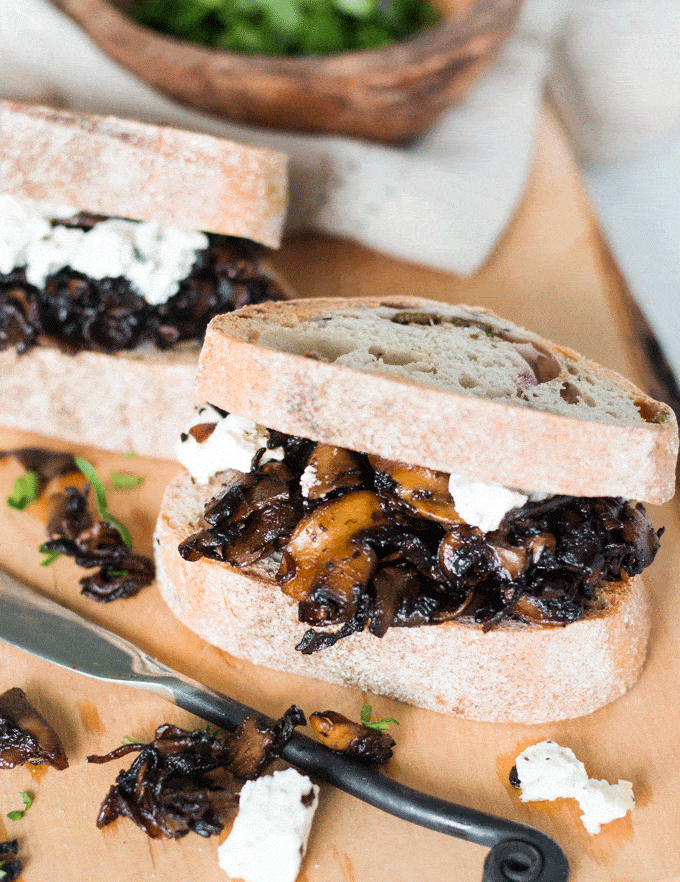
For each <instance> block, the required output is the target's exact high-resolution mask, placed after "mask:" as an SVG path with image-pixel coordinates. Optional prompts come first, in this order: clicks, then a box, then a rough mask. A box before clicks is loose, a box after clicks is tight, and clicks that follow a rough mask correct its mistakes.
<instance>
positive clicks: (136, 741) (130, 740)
mask: <svg viewBox="0 0 680 882" xmlns="http://www.w3.org/2000/svg"><path fill="white" fill-rule="evenodd" d="M148 743H149V742H148V741H142V740H141V738H132V737H131V736H130V735H123V740H122V741H121V744H148Z"/></svg>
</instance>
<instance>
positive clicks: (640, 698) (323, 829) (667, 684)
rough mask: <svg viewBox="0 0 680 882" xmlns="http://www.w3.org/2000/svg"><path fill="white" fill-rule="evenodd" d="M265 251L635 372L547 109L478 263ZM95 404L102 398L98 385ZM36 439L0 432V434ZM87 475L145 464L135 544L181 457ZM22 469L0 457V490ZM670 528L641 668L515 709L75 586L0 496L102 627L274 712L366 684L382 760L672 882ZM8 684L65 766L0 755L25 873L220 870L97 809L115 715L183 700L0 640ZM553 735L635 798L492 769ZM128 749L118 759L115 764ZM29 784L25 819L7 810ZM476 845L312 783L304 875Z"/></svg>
mask: <svg viewBox="0 0 680 882" xmlns="http://www.w3.org/2000/svg"><path fill="white" fill-rule="evenodd" d="M277 263H278V265H279V267H280V268H281V269H282V270H283V271H284V272H285V273H286V274H287V276H288V277H289V278H290V280H291V281H292V282H293V284H294V285H296V287H297V289H298V290H299V291H300V292H301V293H302V294H304V295H310V296H315V295H317V296H318V295H321V294H324V295H338V296H346V295H351V294H356V295H358V294H361V295H383V294H393V293H400V294H401V293H404V294H405V293H408V294H412V293H415V294H420V295H423V296H426V297H433V298H437V299H441V300H446V301H459V300H461V301H467V302H470V303H479V304H481V305H484V306H489V307H492V308H495V309H497V310H499V311H500V312H502V313H503V314H505V315H507V316H508V317H509V318H512V319H515V320H517V321H519V322H520V323H526V324H527V325H528V326H529V327H531V328H533V329H534V330H536V331H538V332H540V333H545V334H547V335H548V336H551V337H553V338H554V339H556V340H558V341H559V342H562V343H565V344H567V345H569V346H573V347H574V348H576V349H578V350H581V351H583V352H584V353H585V354H586V355H588V356H591V357H595V358H597V359H598V360H600V361H602V362H603V363H604V364H606V365H608V366H610V367H613V368H616V369H618V370H621V371H622V372H624V373H627V374H628V375H629V376H631V377H633V378H634V379H640V378H641V377H642V376H643V373H642V367H643V366H642V365H641V363H640V361H639V359H638V357H637V353H636V351H635V349H634V348H631V347H629V346H628V345H627V344H626V343H625V342H624V335H623V334H622V328H623V312H622V311H621V309H620V297H621V294H622V290H621V285H620V281H619V279H618V275H617V273H616V270H615V268H614V267H613V266H612V265H611V262H610V261H609V259H608V257H607V254H606V251H605V250H604V249H603V247H602V243H601V241H600V237H599V234H598V231H597V228H596V226H595V224H594V222H593V218H592V215H591V212H590V210H589V207H588V204H587V202H586V200H585V198H584V195H583V193H582V191H581V187H580V183H579V179H578V176H577V175H576V172H575V170H574V167H573V164H572V161H571V158H570V156H569V154H568V152H567V151H566V149H565V147H564V144H563V141H562V138H561V135H560V133H559V131H558V129H557V128H556V126H555V124H554V123H553V122H552V121H551V120H550V118H548V117H546V119H545V120H544V124H543V127H542V130H541V133H540V138H539V145H538V150H537V157H536V161H535V169H534V172H533V176H532V180H531V185H530V188H529V192H528V194H527V196H526V199H525V202H524V205H523V206H522V207H521V210H520V212H519V214H518V216H517V218H516V220H515V221H514V222H513V225H512V227H511V229H510V230H509V231H508V232H507V234H506V236H505V237H504V239H503V242H502V243H501V244H500V246H499V248H498V249H497V252H496V253H495V255H494V257H493V258H492V260H491V261H490V262H489V264H488V265H487V266H486V267H485V268H484V269H483V270H482V271H481V272H480V273H479V274H478V275H477V276H476V277H475V278H474V279H472V280H459V279H455V278H452V277H451V276H448V275H444V274H442V273H436V272H432V271H429V270H425V269H422V268H418V267H414V266H406V265H404V264H401V263H398V262H396V261H393V260H390V259H387V258H384V257H381V256H379V255H376V254H374V253H371V252H369V251H367V250H365V249H363V248H360V247H358V246H354V245H351V244H348V243H343V242H338V241H335V240H331V239H324V238H319V237H311V236H309V237H301V238H298V239H295V240H293V241H290V242H288V243H286V245H285V247H284V249H283V250H282V252H281V254H280V255H279V256H278V257H277ZM103 406H105V403H103ZM34 443H37V444H45V443H47V444H48V446H50V447H53V448H55V449H65V447H64V445H60V444H59V443H58V442H54V441H50V442H44V440H43V439H40V438H38V437H36V436H27V435H24V434H21V433H18V432H10V431H4V432H2V433H0V448H6V447H15V446H21V445H27V444H34ZM80 452H81V453H84V455H86V456H87V458H88V459H90V460H91V461H92V462H93V463H94V465H95V466H96V468H97V470H98V471H99V473H100V474H101V475H103V476H104V477H107V476H108V475H109V474H110V472H111V471H112V470H127V471H132V472H134V473H135V474H139V475H142V476H143V477H144V483H143V485H142V486H141V487H140V488H138V489H136V490H128V491H115V490H113V489H112V490H110V494H109V503H110V507H111V509H112V511H113V512H114V514H116V515H117V516H118V517H120V518H121V519H122V520H124V521H125V523H126V524H128V525H129V527H130V529H131V531H132V533H133V536H134V539H135V544H136V546H137V547H138V548H139V549H140V550H142V551H144V553H150V551H151V535H152V529H153V524H154V520H155V517H156V513H157V510H158V506H159V503H160V499H161V494H162V490H163V487H164V485H165V483H166V481H167V480H168V479H169V478H170V476H171V475H172V474H173V473H174V472H175V471H176V469H177V466H176V465H174V464H172V463H165V462H159V461H151V460H141V459H136V460H133V461H130V460H125V459H124V458H123V457H122V456H118V455H114V454H106V453H103V452H101V451H95V450H86V451H80ZM19 473H20V470H19V468H18V466H16V464H14V463H13V462H5V463H0V497H4V496H6V495H7V493H8V492H9V490H10V488H11V484H12V481H13V480H14V478H15V477H17V475H18V474H19ZM652 518H653V520H654V523H655V525H656V526H659V525H661V524H664V525H665V526H666V534H665V536H664V538H663V543H662V550H661V552H660V554H659V556H658V558H657V562H656V563H655V565H654V567H653V568H652V569H651V571H650V575H649V581H650V584H651V586H652V590H653V592H654V615H655V618H654V629H653V634H652V642H651V650H650V656H649V661H648V663H647V666H646V668H645V671H644V673H643V676H642V679H641V681H640V683H639V684H638V685H637V686H636V687H635V688H634V689H633V690H632V691H631V692H630V693H629V694H628V695H626V696H625V697H623V698H621V699H620V700H618V701H617V702H615V703H614V704H612V705H610V706H609V707H607V708H603V709H602V710H600V711H598V712H596V713H594V714H592V715H590V716H588V717H585V718H582V719H578V720H571V721H568V722H563V723H558V724H546V725H534V726H520V725H500V724H482V723H472V722H468V721H464V720H460V719H456V718H455V717H447V716H441V715H439V714H435V713H430V712H427V711H423V710H419V709H417V708H413V707H409V706H406V705H400V704H398V703H397V702H392V701H388V700H386V699H383V698H379V697H373V696H369V695H366V694H365V693H359V692H358V691H355V690H350V689H343V688H341V687H337V686H329V685H326V684H322V683H319V682H317V681H313V680H305V679H302V678H297V677H293V676H289V675H284V674H280V673H275V672H272V671H269V670H266V669H263V668H257V667H255V666H253V665H251V664H248V663H246V662H242V661H239V660H238V659H235V658H232V657H230V656H228V655H226V654H225V653H224V652H221V651H220V650H217V649H214V648H212V647H210V646H208V645H207V644H206V643H204V642H203V641H201V640H200V639H199V638H198V637H196V636H194V635H193V634H192V633H191V632H190V631H188V630H187V629H186V628H184V627H183V626H182V625H180V624H179V623H178V622H177V621H176V620H175V619H174V618H173V617H172V615H171V614H170V613H169V612H168V610H167V609H166V607H165V606H164V604H163V602H162V601H161V599H160V597H159V595H158V592H157V590H156V589H155V588H154V587H151V588H147V589H145V590H144V591H143V592H142V593H140V594H139V595H138V596H137V597H136V598H133V599H131V600H127V601H119V602H117V603H112V604H110V605H106V606H100V605H97V604H94V603H92V602H91V601H88V600H87V599H85V598H83V597H81V596H80V594H79V593H78V584H77V581H78V578H80V576H81V575H82V571H78V570H77V568H76V567H75V566H73V565H72V563H71V562H70V561H61V560H60V561H57V563H55V564H54V565H53V566H51V567H49V568H41V567H40V566H39V557H40V556H39V555H38V553H37V546H38V545H39V543H40V542H42V541H43V530H44V527H43V525H42V524H41V522H40V521H39V520H38V519H36V518H35V517H33V516H32V515H31V512H30V509H29V510H28V511H26V512H16V511H12V510H10V509H8V508H7V507H6V506H4V505H0V564H1V565H2V566H5V567H6V568H8V569H9V570H11V571H13V572H14V573H16V574H19V575H21V576H23V577H24V578H26V579H27V580H29V581H30V582H32V583H34V584H35V585H36V586H38V587H39V588H40V589H41V590H42V591H44V592H46V593H48V594H50V595H51V596H54V597H55V598H57V599H58V600H60V601H61V602H62V603H64V604H65V605H67V606H69V607H71V608H72V609H75V610H77V611H79V612H81V613H82V614H83V615H84V616H86V617H88V618H90V619H92V620H95V621H97V622H100V623H102V624H103V625H105V626H107V627H110V628H112V629H113V630H115V631H117V632H118V633H119V634H121V635H122V636H124V637H127V638H129V639H131V640H133V641H135V642H136V643H138V644H139V645H140V646H141V647H142V648H143V649H145V650H146V651H148V652H150V653H151V654H152V655H155V656H156V657H157V658H159V659H161V660H162V661H164V662H166V663H167V664H169V665H171V666H173V667H175V668H177V669H178V670H180V671H182V672H184V673H186V674H188V675H190V676H193V677H195V678H196V679H199V680H201V681H203V682H204V683H206V684H207V685H209V686H212V687H214V688H217V689H220V690H222V691H224V692H226V693H228V694H229V695H233V696H234V697H236V698H238V699H239V700H241V701H243V702H245V703H247V704H249V705H251V706H254V707H257V708H259V709H261V710H262V711H264V712H266V713H268V714H271V715H279V714H280V713H281V712H282V711H283V710H284V709H285V708H286V707H288V705H290V704H291V703H293V702H295V703H296V704H298V705H300V706H301V707H302V708H303V709H304V710H305V711H306V712H307V713H311V712H312V711H314V710H319V709H320V710H325V709H326V708H334V709H336V710H339V711H341V712H344V713H347V714H348V715H350V716H353V717H355V718H356V717H357V716H358V713H359V710H360V708H361V705H362V704H363V703H364V702H365V701H369V702H371V703H372V704H373V708H374V712H376V713H377V714H378V715H380V716H384V715H387V716H394V717H396V718H397V719H398V720H399V721H400V722H401V726H400V727H398V728H395V733H394V734H395V737H396V739H397V748H396V753H395V756H394V758H393V760H391V761H390V763H389V764H388V765H387V767H386V769H385V774H387V775H390V776H392V777H394V778H397V779H398V780H400V781H403V782H404V783H406V784H408V785H411V786H414V787H417V788H419V789H422V790H424V791H427V792H429V793H432V794H435V795H437V796H440V797H444V798H446V799H449V800H453V801H455V802H459V803H462V804H463V805H467V806H472V807H475V808H479V809H482V810H484V811H489V812H493V813H496V814H498V815H503V816H505V817H509V818H514V819H517V820H520V821H524V822H528V823H530V824H534V825H535V826H537V827H540V828H541V829H543V830H545V831H546V832H547V833H549V834H550V835H552V836H554V837H555V838H556V839H557V841H558V842H559V843H560V844H561V845H562V847H563V848H564V849H565V851H566V852H567V854H568V857H569V861H570V865H571V876H570V878H571V880H573V882H671V880H674V879H676V880H677V879H680V812H678V809H677V806H678V796H679V794H680V661H679V658H680V653H679V649H680V619H679V618H678V616H677V610H678V606H679V602H680V579H679V578H678V576H679V569H680V552H679V551H678V540H679V539H680V522H679V519H678V512H677V509H676V507H675V505H674V504H672V503H671V504H667V505H666V506H664V507H662V508H661V509H658V510H655V511H653V512H652ZM11 686H20V687H22V688H23V689H25V691H26V692H27V693H28V696H29V698H30V699H31V700H32V701H33V702H34V703H35V704H36V705H37V707H38V708H39V709H40V711H41V712H42V713H43V714H44V715H45V716H46V717H47V718H48V719H49V720H50V721H51V722H52V723H53V725H54V726H55V728H56V729H57V731H58V732H59V733H60V734H61V736H62V738H63V741H64V746H65V748H66V751H67V753H68V756H69V758H70V761H71V766H70V768H69V769H68V770H66V771H64V772H55V771H54V770H52V769H49V770H47V771H44V770H43V769H29V768H17V769H15V770H11V771H2V772H0V841H2V840H4V839H6V838H14V837H17V836H18V837H19V840H20V851H21V855H22V858H23V859H24V861H25V870H24V874H23V876H22V877H21V878H22V880H23V882H46V880H50V882H92V880H93V879H95V880H99V879H101V880H106V882H152V880H172V882H199V880H200V882H221V880H226V878H227V877H226V876H225V874H224V873H223V872H222V871H221V870H220V869H219V868H218V867H217V862H216V850H217V845H218V840H217V838H216V837H215V838H213V839H210V840H205V839H201V838H200V837H198V836H196V835H190V836H187V837H186V838H184V839H182V840H179V841H176V842H169V841H152V840H150V839H148V838H147V837H146V836H145V835H144V834H142V833H141V831H139V830H138V829H137V828H136V827H134V826H133V825H132V823H130V822H128V821H124V820H122V821H117V822H116V823H114V824H113V825H112V826H111V827H108V828H106V829H105V830H103V831H100V830H97V829H96V827H95V818H96V815H97V811H98V808H99V805H100V803H101V800H102V798H103V797H104V795H105V793H106V791H107V789H108V787H109V785H110V784H111V782H112V781H113V779H114V777H115V775H116V773H117V771H118V769H119V768H120V767H122V766H123V764H124V763H122V762H121V763H118V764H115V763H114V764H110V765H104V766H90V765H87V764H86V763H85V756H86V755H87V754H90V753H104V752H106V751H108V750H110V749H112V748H114V747H116V746H117V745H119V744H120V743H121V739H122V738H123V737H124V736H126V735H128V736H132V737H135V738H140V739H149V738H150V737H151V736H152V733H153V731H154V729H155V727H156V726H157V725H159V724H160V723H162V722H175V723H178V724H180V725H183V726H188V727H193V726H194V725H196V724H197V721H196V720H195V719H192V718H191V717H190V716H189V715H187V714H186V713H183V712H181V711H178V710H177V709H176V708H174V707H172V706H170V705H168V704H166V703H164V702H163V701H162V700H160V699H157V698H154V697H152V696H148V695H145V694H143V693H138V692H136V691H134V690H131V689H128V688H123V687H115V686H104V685H100V684H97V683H95V682H93V681H88V680H86V679H85V678H82V677H79V676H78V675H76V674H74V673H70V672H66V671H62V670H60V669H58V668H54V667H52V666H50V665H49V664H46V663H43V662H39V661H37V660H35V659H33V658H31V657H29V656H27V655H25V654H23V653H21V652H19V651H16V650H14V649H10V648H9V647H7V646H4V645H0V691H3V690H4V689H6V688H8V687H11ZM544 738H552V739H554V740H556V741H558V742H559V743H560V744H563V745H566V746H569V747H571V748H573V750H574V751H575V752H576V754H577V756H578V757H580V758H581V759H582V760H583V761H584V762H585V764H586V767H587V769H588V771H589V773H590V775H591V776H594V777H598V778H606V779H607V780H609V781H616V780H617V779H619V778H627V779H629V780H631V781H632V782H633V785H634V790H635V794H636V798H637V806H636V808H635V811H634V812H633V813H632V814H629V815H628V816H627V817H626V818H624V819H622V820H618V821H614V822H612V823H611V824H608V825H606V826H605V827H604V828H603V830H602V832H601V833H600V834H599V835H598V836H589V835H588V834H587V833H586V832H585V830H584V828H583V826H582V825H581V823H580V820H579V811H578V808H577V806H576V804H575V803H574V802H573V801H572V800H560V801H558V802H554V803H541V804H533V805H532V804H529V805H523V804H522V803H520V801H519V799H518V797H517V794H516V792H514V791H513V790H512V789H511V788H510V787H509V784H508V781H507V777H508V773H509V771H510V768H511V766H512V764H513V761H514V757H515V756H516V755H517V753H518V752H519V751H520V750H522V749H523V748H524V747H526V746H527V745H528V744H530V743H533V742H536V741H539V740H542V739H544ZM127 764H129V760H128V761H127V762H125V765H127ZM21 791H28V792H30V793H31V794H32V795H33V796H34V804H33V806H32V807H31V808H30V810H29V811H28V812H27V814H26V816H25V818H24V819H23V820H21V821H14V822H13V821H10V820H8V819H7V817H6V815H7V812H9V811H11V810H13V809H16V808H21V807H22V802H21V797H20V792H21ZM485 854H486V850H485V849H483V848H481V847H479V846H475V845H471V844H469V843H464V842H461V841H458V840H455V839H451V838H449V837H446V836H444V835H441V834H437V833H433V832H430V831H427V830H423V829H421V828H418V827H415V826H412V825H409V824H407V823H405V822H403V821H399V820H397V819H394V818H392V817H390V816H387V815H385V814H383V813H381V812H379V811H377V810H375V809H372V808H369V807H367V806H365V805H364V804H363V803H360V802H358V801H356V800H354V799H352V798H351V797H349V796H346V795H344V794H342V793H339V792H337V791H334V790H333V789H331V788H325V789H324V790H323V792H322V797H321V805H320V808H319V811H318V814H317V819H316V821H315V826H314V829H313V833H312V837H311V840H310V846H309V851H308V853H307V857H306V859H305V862H304V864H303V870H302V873H301V876H300V880H301V882H376V880H390V882H413V880H419V879H422V880H427V882H452V880H455V882H477V880H480V879H481V875H482V865H483V861H484V857H485Z"/></svg>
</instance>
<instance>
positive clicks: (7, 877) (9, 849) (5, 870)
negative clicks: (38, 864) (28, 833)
mask: <svg viewBox="0 0 680 882" xmlns="http://www.w3.org/2000/svg"><path fill="white" fill-rule="evenodd" d="M18 852H19V842H18V840H16V839H11V840H9V841H8V842H0V880H2V882H15V880H16V879H18V878H19V875H20V873H21V870H22V866H21V861H19V860H13V858H15V857H16V855H17V854H18Z"/></svg>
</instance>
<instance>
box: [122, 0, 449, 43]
mask: <svg viewBox="0 0 680 882" xmlns="http://www.w3.org/2000/svg"><path fill="white" fill-rule="evenodd" d="M133 16H134V18H135V19H136V20H137V21H138V22H140V24H144V25H147V26H148V27H151V28H153V29H154V30H156V31H159V32H160V33H164V34H169V35H170V36H173V37H177V38H179V39H182V40H189V41H190V42H192V43H199V44H201V45H203V46H210V47H213V48H215V49H224V50H227V51H229V52H245V53H249V54H260V55H327V54H331V53H335V52H345V51H352V50H357V49H377V48H380V47H382V46H388V45H389V44H390V43H394V42H395V41H397V40H402V39H404V38H406V37H410V36H411V35H413V34H415V33H418V32H419V31H421V30H423V29H424V28H426V27H429V26H430V25H432V24H435V23H436V22H437V21H439V19H440V18H441V12H440V11H439V10H438V9H437V8H436V7H434V6H432V5H431V4H430V2H429V0H141V2H140V3H138V4H137V5H136V6H135V7H134V8H133Z"/></svg>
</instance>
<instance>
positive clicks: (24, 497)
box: [7, 472, 40, 511]
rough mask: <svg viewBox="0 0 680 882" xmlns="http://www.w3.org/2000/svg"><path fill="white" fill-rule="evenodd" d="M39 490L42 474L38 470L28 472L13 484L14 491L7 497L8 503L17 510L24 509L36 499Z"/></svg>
mask: <svg viewBox="0 0 680 882" xmlns="http://www.w3.org/2000/svg"><path fill="white" fill-rule="evenodd" d="M39 492H40V475H39V474H38V473H37V472H26V474H24V475H21V476H20V477H19V478H17V479H16V481H15V482H14V484H13V485H12V493H11V495H10V496H8V497H7V505H9V507H10V508H14V509H16V510H17V511H23V510H24V509H25V508H27V507H28V506H29V505H32V504H33V503H34V502H35V501H36V499H37V498H38V493H39Z"/></svg>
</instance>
